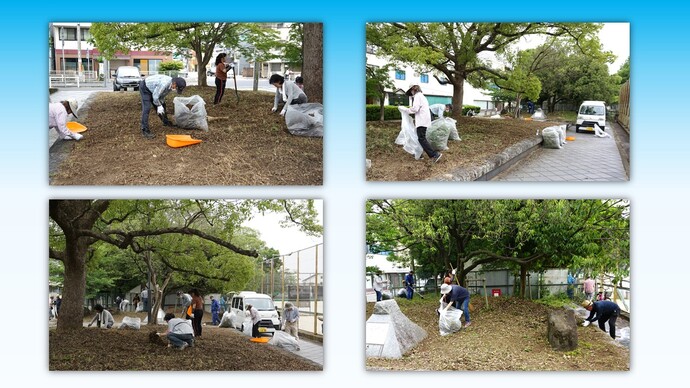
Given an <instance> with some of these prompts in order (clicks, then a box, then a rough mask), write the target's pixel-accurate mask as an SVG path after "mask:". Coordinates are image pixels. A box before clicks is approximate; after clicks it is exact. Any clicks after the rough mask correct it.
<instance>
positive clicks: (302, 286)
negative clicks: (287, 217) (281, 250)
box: [254, 244, 324, 335]
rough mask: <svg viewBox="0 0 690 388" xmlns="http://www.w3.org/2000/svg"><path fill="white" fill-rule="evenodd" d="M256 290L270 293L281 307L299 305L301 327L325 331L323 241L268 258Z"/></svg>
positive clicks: (279, 307) (321, 333) (312, 331)
mask: <svg viewBox="0 0 690 388" xmlns="http://www.w3.org/2000/svg"><path fill="white" fill-rule="evenodd" d="M259 265H262V266H263V268H262V270H261V271H258V273H259V274H260V276H261V279H258V280H259V281H258V282H256V284H257V285H258V286H257V287H256V288H257V289H255V290H254V291H256V292H260V293H262V294H268V295H271V296H272V297H273V301H274V303H275V305H276V306H277V307H278V309H279V310H281V311H282V309H283V306H284V305H285V303H287V302H290V303H292V304H293V305H294V306H296V307H297V308H299V313H300V320H299V322H300V323H299V327H300V331H304V332H308V333H312V334H315V335H323V289H324V287H323V244H317V245H314V246H311V247H308V248H304V249H300V250H298V251H295V252H292V253H289V254H285V255H280V256H277V257H273V258H270V259H267V260H264V261H263V263H261V264H259Z"/></svg>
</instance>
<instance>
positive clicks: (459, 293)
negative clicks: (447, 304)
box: [450, 284, 470, 303]
mask: <svg viewBox="0 0 690 388" xmlns="http://www.w3.org/2000/svg"><path fill="white" fill-rule="evenodd" d="M450 287H451V290H450V301H451V303H452V302H457V301H459V300H465V298H469V297H470V292H469V291H467V288H465V287H462V286H458V285H457V284H453V285H451V286H450Z"/></svg>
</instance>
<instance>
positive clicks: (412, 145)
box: [395, 106, 424, 159]
mask: <svg viewBox="0 0 690 388" xmlns="http://www.w3.org/2000/svg"><path fill="white" fill-rule="evenodd" d="M398 110H399V111H400V115H401V116H402V120H401V122H400V133H399V134H398V137H397V138H396V139H395V144H398V145H401V146H403V149H404V150H405V151H407V152H408V153H410V154H412V155H413V156H414V158H415V159H419V158H421V157H422V152H424V150H423V149H422V146H421V144H419V140H417V128H415V126H414V123H413V121H412V117H411V116H410V113H409V109H408V108H406V107H404V106H399V107H398Z"/></svg>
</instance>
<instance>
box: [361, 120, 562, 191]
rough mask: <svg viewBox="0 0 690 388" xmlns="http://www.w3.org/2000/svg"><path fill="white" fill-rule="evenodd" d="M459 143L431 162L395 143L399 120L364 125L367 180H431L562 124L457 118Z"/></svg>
mask: <svg viewBox="0 0 690 388" xmlns="http://www.w3.org/2000/svg"><path fill="white" fill-rule="evenodd" d="M456 119H457V120H458V122H457V124H456V126H457V129H458V133H459V134H460V138H461V139H462V140H460V141H452V140H448V148H449V149H448V150H446V151H442V152H443V158H442V159H441V161H440V162H439V163H433V162H432V161H431V160H430V159H429V158H428V157H427V155H426V154H424V155H423V156H424V159H423V160H415V159H414V156H413V155H411V154H409V153H407V152H406V151H405V150H403V148H402V146H399V145H397V144H395V139H396V138H397V136H398V134H399V133H400V121H399V120H395V121H384V122H380V121H369V122H367V159H370V160H371V168H370V169H369V170H368V171H367V180H370V181H420V180H427V179H433V178H435V177H439V176H442V175H444V174H448V173H450V172H452V171H454V170H457V169H461V168H465V169H467V168H472V167H476V166H481V165H484V164H485V163H486V162H487V161H488V160H489V159H490V158H491V157H492V156H494V155H497V154H499V153H500V152H502V151H503V150H505V149H506V148H508V147H510V146H512V145H515V144H517V143H519V142H521V141H523V140H526V139H529V138H533V137H535V136H536V132H537V130H541V129H543V128H546V127H549V126H552V125H558V124H564V122H562V121H560V120H557V121H543V122H538V121H530V120H519V119H510V118H506V119H504V120H494V119H483V118H477V117H456Z"/></svg>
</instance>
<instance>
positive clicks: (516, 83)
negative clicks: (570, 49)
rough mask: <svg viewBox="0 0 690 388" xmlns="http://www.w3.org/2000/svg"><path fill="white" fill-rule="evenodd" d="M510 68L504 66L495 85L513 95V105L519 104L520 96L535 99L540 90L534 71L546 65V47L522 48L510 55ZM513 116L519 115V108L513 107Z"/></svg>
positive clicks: (539, 83)
mask: <svg viewBox="0 0 690 388" xmlns="http://www.w3.org/2000/svg"><path fill="white" fill-rule="evenodd" d="M511 58H512V60H511V62H512V68H506V71H505V73H506V74H504V75H503V77H502V78H497V79H496V81H495V85H496V86H497V87H499V88H501V89H503V90H507V91H509V92H511V93H512V94H513V95H514V96H515V106H516V107H519V106H520V101H521V100H522V97H523V96H525V97H527V98H529V99H531V100H536V99H537V98H538V97H539V93H540V92H541V82H540V81H539V78H537V76H536V75H535V73H536V72H537V71H538V70H540V69H543V68H547V67H548V62H549V61H548V60H547V58H548V48H544V47H540V48H539V49H533V50H522V51H518V52H517V53H516V54H514V55H512V56H511ZM514 117H515V118H518V117H520V109H515V113H514Z"/></svg>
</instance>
